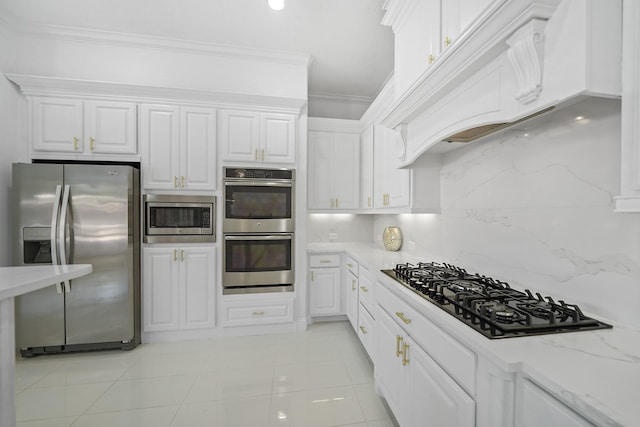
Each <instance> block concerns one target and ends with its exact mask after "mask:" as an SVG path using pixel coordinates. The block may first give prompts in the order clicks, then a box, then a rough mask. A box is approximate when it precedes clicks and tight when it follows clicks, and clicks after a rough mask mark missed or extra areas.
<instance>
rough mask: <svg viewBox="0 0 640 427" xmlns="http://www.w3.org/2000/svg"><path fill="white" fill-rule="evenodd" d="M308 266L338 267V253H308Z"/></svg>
mask: <svg viewBox="0 0 640 427" xmlns="http://www.w3.org/2000/svg"><path fill="white" fill-rule="evenodd" d="M309 267H311V268H322V267H340V254H323V255H309Z"/></svg>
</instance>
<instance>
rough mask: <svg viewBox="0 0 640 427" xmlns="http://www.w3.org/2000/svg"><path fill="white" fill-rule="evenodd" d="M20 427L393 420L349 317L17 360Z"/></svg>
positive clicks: (379, 423) (387, 423) (349, 426)
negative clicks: (289, 328)
mask: <svg viewBox="0 0 640 427" xmlns="http://www.w3.org/2000/svg"><path fill="white" fill-rule="evenodd" d="M16 413H17V420H18V423H17V426H18V427H69V426H73V427H102V426H108V427H114V426H118V427H128V426H135V427H145V426H150V427H165V426H166V427H169V426H171V427H236V426H237V427H240V426H246V427H261V426H264V427H271V426H295V427H325V426H326V427H328V426H343V427H396V426H397V424H396V423H395V420H393V417H392V415H391V414H390V412H389V411H388V408H387V406H386V405H385V403H384V401H383V400H382V399H380V398H379V397H378V396H377V395H376V393H375V391H374V385H373V368H372V365H371V362H370V360H369V359H368V357H367V356H366V354H365V353H364V350H363V348H362V346H361V344H360V342H359V340H358V337H357V336H356V334H355V332H354V331H353V329H352V328H351V326H350V324H349V323H348V322H330V323H329V322H327V323H316V324H314V325H312V326H310V328H309V330H308V331H307V332H304V333H298V334H281V335H260V336H249V337H229V338H216V339H211V340H201V341H187V342H180V343H161V344H143V345H141V346H139V347H138V348H136V349H134V350H133V351H108V352H91V353H77V354H66V355H53V356H39V357H35V358H32V359H22V358H19V359H18V360H17V363H16Z"/></svg>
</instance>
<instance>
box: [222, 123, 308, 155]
mask: <svg viewBox="0 0 640 427" xmlns="http://www.w3.org/2000/svg"><path fill="white" fill-rule="evenodd" d="M296 119H297V118H296V116H294V115H292V114H281V113H269V112H256V111H243V110H222V111H221V112H220V138H221V141H220V143H221V146H222V160H223V161H226V162H243V163H278V164H295V162H296V150H295V148H296V121H297V120H296Z"/></svg>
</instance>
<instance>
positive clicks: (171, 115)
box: [140, 104, 216, 191]
mask: <svg viewBox="0 0 640 427" xmlns="http://www.w3.org/2000/svg"><path fill="white" fill-rule="evenodd" d="M140 142H141V150H142V154H143V156H142V158H143V183H144V188H145V189H161V190H202V191H212V190H215V188H216V111H215V110H214V109H210V108H199V107H178V106H171V105H152V104H144V105H142V106H141V107H140Z"/></svg>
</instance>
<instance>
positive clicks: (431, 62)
mask: <svg viewBox="0 0 640 427" xmlns="http://www.w3.org/2000/svg"><path fill="white" fill-rule="evenodd" d="M435 60H436V57H435V56H433V55H431V54H429V57H428V58H427V61H428V62H429V65H431V64H433V62H434V61H435Z"/></svg>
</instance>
